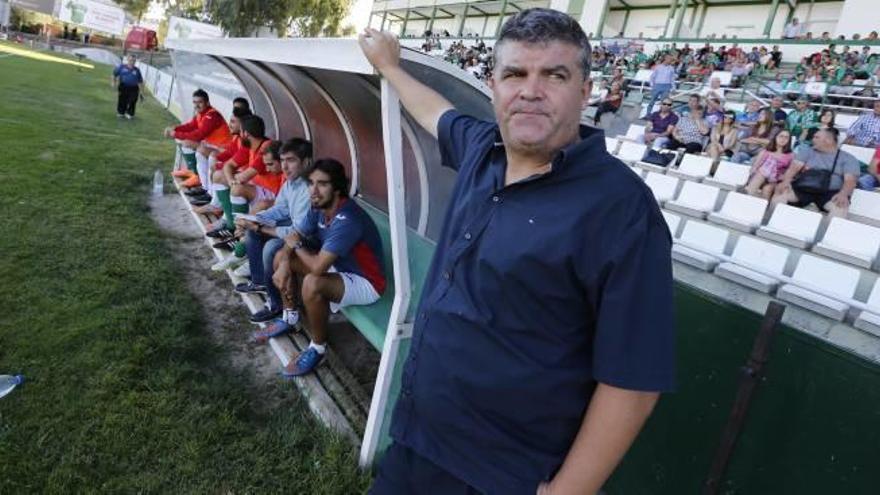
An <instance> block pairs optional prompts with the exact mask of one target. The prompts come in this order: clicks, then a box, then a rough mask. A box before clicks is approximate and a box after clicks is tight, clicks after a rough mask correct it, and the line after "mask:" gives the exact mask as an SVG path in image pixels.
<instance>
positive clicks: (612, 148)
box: [605, 137, 620, 155]
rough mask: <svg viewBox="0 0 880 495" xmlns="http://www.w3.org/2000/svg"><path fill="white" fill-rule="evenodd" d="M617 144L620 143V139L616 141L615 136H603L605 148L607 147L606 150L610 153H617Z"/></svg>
mask: <svg viewBox="0 0 880 495" xmlns="http://www.w3.org/2000/svg"><path fill="white" fill-rule="evenodd" d="M619 144H620V141H618V140H617V138H610V137H606V138H605V149H607V150H608V152H609V153H611V154H612V155H616V154H617V146H618V145H619Z"/></svg>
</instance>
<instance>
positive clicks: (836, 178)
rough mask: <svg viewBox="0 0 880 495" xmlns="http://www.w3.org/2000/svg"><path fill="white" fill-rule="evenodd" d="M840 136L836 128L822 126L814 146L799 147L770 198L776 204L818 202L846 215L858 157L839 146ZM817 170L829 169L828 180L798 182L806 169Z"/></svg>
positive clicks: (826, 208)
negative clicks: (824, 181) (810, 182)
mask: <svg viewBox="0 0 880 495" xmlns="http://www.w3.org/2000/svg"><path fill="white" fill-rule="evenodd" d="M837 136H838V132H837V129H835V128H830V129H822V130H821V131H819V132H817V133H816V136H815V137H814V138H813V146H812V147H809V146H804V147H801V148H800V149H799V150H798V152H797V156H796V157H795V159H794V160H793V161H792V163H791V166H790V167H789V168H788V170H786V172H785V174H784V175H783V176H782V179H781V180H780V181H779V183H778V184H777V185H776V188H775V190H774V194H773V198H772V200H771V201H772V202H773V204H780V203H788V204H792V205H794V206H807V205H809V204H815V205H816V206H817V207H818V208H819V209H820V210H823V211H827V212H828V214H829V215H832V216H839V217H843V216H846V213H847V211H848V210H849V197H850V195H851V194H852V192H853V190H854V189H855V188H856V183H857V181H858V178H859V161H858V160H856V158H855V157H854V156H852V155H850V154H849V153H847V152H845V151H842V150H840V149H839V148H838V146H837ZM814 170H819V171H822V170H824V171H826V172H830V177H829V179H828V181H827V183H824V184H821V183H819V182H821V180H817V181H812V182H814V183H813V184H809V185H808V184H804V183H800V184H799V183H798V179H799V178H801V177H804V176H806V175H805V172H806V171H814ZM809 177H810V178H815V177H814V176H809Z"/></svg>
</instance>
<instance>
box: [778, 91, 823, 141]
mask: <svg viewBox="0 0 880 495" xmlns="http://www.w3.org/2000/svg"><path fill="white" fill-rule="evenodd" d="M785 124H786V126H787V127H788V130H789V131H791V135H792V137H794V138H795V139H796V140H797V141H798V142H800V141H802V140H803V139H804V138H805V137H807V129H809V128H810V127H813V126H815V125H816V112H814V111H813V110H812V109H811V108H810V104H809V102H808V101H807V99H806V98H800V99H799V100H798V101H797V103H795V107H794V110H792V111H791V112H788V116H787V117H786V118H785Z"/></svg>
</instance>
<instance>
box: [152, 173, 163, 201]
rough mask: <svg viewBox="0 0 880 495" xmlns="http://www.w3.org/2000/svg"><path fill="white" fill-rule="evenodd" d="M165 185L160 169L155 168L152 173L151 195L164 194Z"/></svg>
mask: <svg viewBox="0 0 880 495" xmlns="http://www.w3.org/2000/svg"><path fill="white" fill-rule="evenodd" d="M164 185H165V179H164V178H162V171H161V170H159V169H156V173H155V174H153V196H156V197H159V196H162V194H164V191H163V187H164Z"/></svg>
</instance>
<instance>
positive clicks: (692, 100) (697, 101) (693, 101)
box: [684, 93, 704, 113]
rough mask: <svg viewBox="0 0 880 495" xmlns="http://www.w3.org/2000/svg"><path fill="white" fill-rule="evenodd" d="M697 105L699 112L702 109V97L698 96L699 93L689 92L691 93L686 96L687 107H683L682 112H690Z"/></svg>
mask: <svg viewBox="0 0 880 495" xmlns="http://www.w3.org/2000/svg"><path fill="white" fill-rule="evenodd" d="M697 107H699V108H700V112H701V113H702V112H703V111H704V109H703V104H702V99H701V98H700V95H698V94H693V93H691V95H690V96H688V105H687V108H686V109H685V111H684V113H691V112H693V111H694V109H696V108H697Z"/></svg>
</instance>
